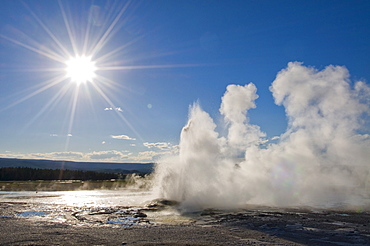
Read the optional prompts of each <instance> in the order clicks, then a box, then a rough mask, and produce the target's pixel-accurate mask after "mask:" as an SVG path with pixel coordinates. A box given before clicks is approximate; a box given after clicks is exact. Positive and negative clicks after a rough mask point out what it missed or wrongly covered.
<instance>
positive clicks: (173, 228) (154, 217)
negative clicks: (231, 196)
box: [0, 193, 370, 245]
mask: <svg viewBox="0 0 370 246" xmlns="http://www.w3.org/2000/svg"><path fill="white" fill-rule="evenodd" d="M4 194H5V195H4ZM17 194H18V196H17ZM27 194H28V193H27ZM27 194H25V193H22V196H19V193H13V195H10V193H2V194H0V239H1V240H0V242H1V243H0V244H1V245H370V212H369V211H360V210H358V211H353V210H343V209H336V210H333V209H314V208H285V209H282V208H271V207H261V206H248V207H246V208H244V209H240V210H237V211H236V210H234V211H219V210H205V211H200V212H194V213H185V214H180V212H179V210H178V204H177V203H175V202H171V201H166V200H149V201H145V202H144V201H142V200H140V199H133V200H135V202H131V204H130V205H128V203H127V204H125V206H119V205H118V204H119V202H118V201H119V199H121V198H119V197H118V196H116V197H115V199H117V200H114V199H113V201H114V202H115V204H108V202H107V201H105V202H102V200H104V199H103V198H104V197H106V196H101V197H100V198H99V199H97V198H96V197H95V200H94V199H91V200H88V199H87V197H85V199H84V201H85V200H86V202H75V203H73V202H72V201H65V202H61V201H62V200H63V199H61V197H63V195H61V193H51V194H50V193H45V194H42V195H40V194H35V195H34V196H29V194H28V196H27ZM68 194H71V193H68ZM77 194H79V193H77ZM82 194H83V193H80V195H82ZM89 194H90V195H91V194H93V193H89ZM99 194H100V193H95V196H97V197H99ZM102 194H104V193H102ZM6 195H7V196H6ZM64 195H65V194H64ZM111 195H112V194H111ZM35 197H38V198H37V199H36V198H35ZM146 198H149V196H148V197H146ZM58 199H59V200H58ZM133 200H131V201H133ZM139 200H140V201H139ZM75 201H78V199H77V198H76V200H75Z"/></svg>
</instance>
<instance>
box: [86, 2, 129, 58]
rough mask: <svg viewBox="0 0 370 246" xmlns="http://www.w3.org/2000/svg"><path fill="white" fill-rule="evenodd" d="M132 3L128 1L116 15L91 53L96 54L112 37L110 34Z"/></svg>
mask: <svg viewBox="0 0 370 246" xmlns="http://www.w3.org/2000/svg"><path fill="white" fill-rule="evenodd" d="M129 5H130V2H129V1H128V2H127V3H126V4H125V6H124V7H122V9H121V10H120V12H119V13H118V15H117V16H116V17H115V19H114V20H113V22H112V23H111V24H110V26H109V27H108V28H107V30H106V31H105V32H104V34H103V36H102V37H101V38H100V39H99V41H98V43H97V44H95V45H94V47H93V50H92V51H91V52H90V53H91V54H96V53H97V51H98V50H100V49H101V47H103V46H104V44H105V43H106V42H107V41H108V40H109V39H110V38H109V35H110V34H111V32H112V30H113V28H114V27H115V26H116V25H117V23H118V21H119V20H120V18H121V16H122V15H123V13H124V12H125V11H126V10H127V8H128V6H129Z"/></svg>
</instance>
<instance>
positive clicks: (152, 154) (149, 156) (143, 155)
mask: <svg viewBox="0 0 370 246" xmlns="http://www.w3.org/2000/svg"><path fill="white" fill-rule="evenodd" d="M161 155H162V153H159V152H156V151H144V152H139V153H138V155H136V156H132V157H131V159H133V160H134V161H137V162H152V161H154V159H155V158H156V157H158V156H161Z"/></svg>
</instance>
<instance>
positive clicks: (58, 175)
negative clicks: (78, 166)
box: [0, 167, 125, 181]
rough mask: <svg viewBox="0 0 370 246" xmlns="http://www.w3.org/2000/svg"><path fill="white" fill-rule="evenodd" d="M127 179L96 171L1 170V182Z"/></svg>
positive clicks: (116, 174) (19, 168) (22, 168)
mask: <svg viewBox="0 0 370 246" xmlns="http://www.w3.org/2000/svg"><path fill="white" fill-rule="evenodd" d="M120 178H125V175H122V174H118V173H102V172H94V171H80V170H63V169H38V168H29V167H2V168H0V180H1V181H21V180H22V181H23V180H109V179H120Z"/></svg>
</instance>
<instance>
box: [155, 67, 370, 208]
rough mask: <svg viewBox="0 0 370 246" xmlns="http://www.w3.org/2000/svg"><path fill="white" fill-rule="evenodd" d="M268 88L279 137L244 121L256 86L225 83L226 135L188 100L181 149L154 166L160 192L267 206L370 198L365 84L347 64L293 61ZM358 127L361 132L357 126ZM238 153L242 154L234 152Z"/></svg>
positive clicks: (190, 200) (218, 204) (187, 203)
mask: <svg viewBox="0 0 370 246" xmlns="http://www.w3.org/2000/svg"><path fill="white" fill-rule="evenodd" d="M270 90H271V92H272V94H273V96H274V98H275V103H276V104H278V105H283V106H284V107H285V111H286V116H287V119H288V128H287V130H286V132H285V133H283V134H282V135H281V136H279V137H274V139H278V142H277V143H269V144H267V145H261V144H260V143H263V142H266V140H265V139H263V137H265V134H264V133H263V132H261V131H260V128H259V127H258V126H256V125H251V124H249V119H248V117H247V112H248V110H249V109H251V108H255V107H256V105H255V103H254V101H255V100H256V99H257V98H258V96H257V94H256V87H255V85H254V84H252V83H250V84H248V85H245V86H239V85H229V86H228V87H227V90H226V92H225V94H224V96H223V97H222V103H221V107H220V113H221V114H222V115H223V116H224V119H225V122H226V123H227V126H226V127H227V132H228V133H227V136H225V137H222V136H219V134H218V133H217V132H216V131H215V129H216V124H215V123H214V121H213V119H212V118H211V117H210V116H209V114H208V113H206V112H204V111H203V110H202V109H201V108H200V106H199V105H198V104H194V105H193V106H192V107H191V108H190V113H189V121H188V123H187V125H186V126H185V127H184V128H183V130H182V132H181V139H180V146H179V148H180V149H179V154H178V155H175V156H171V157H167V158H164V159H163V160H161V162H160V163H159V164H158V165H157V168H156V179H157V180H156V181H157V182H156V183H157V186H156V187H155V188H156V189H157V192H158V193H159V194H158V195H159V196H161V197H164V198H167V199H172V200H177V201H180V202H181V203H182V206H183V208H184V209H190V210H191V209H204V208H236V207H242V206H244V205H245V204H247V203H251V204H264V205H273V206H319V207H322V206H329V207H333V206H369V204H370V202H369V201H370V136H369V135H368V134H364V133H363V132H365V131H366V130H368V129H366V127H368V126H369V122H368V121H369V113H370V107H369V103H370V101H369V100H370V88H369V86H368V85H367V84H365V83H364V82H356V83H354V84H352V83H351V82H350V80H349V72H348V70H347V69H346V68H345V67H341V66H328V67H326V68H325V69H324V70H322V71H318V70H316V69H314V68H310V67H305V66H303V65H302V64H301V63H298V62H292V63H289V64H288V67H287V68H286V69H283V70H282V71H280V72H279V73H278V75H277V76H276V79H275V80H274V81H273V83H272V85H271V87H270ZM361 133H362V134H361ZM240 156H244V158H243V159H242V160H240V158H239V157H240Z"/></svg>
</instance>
